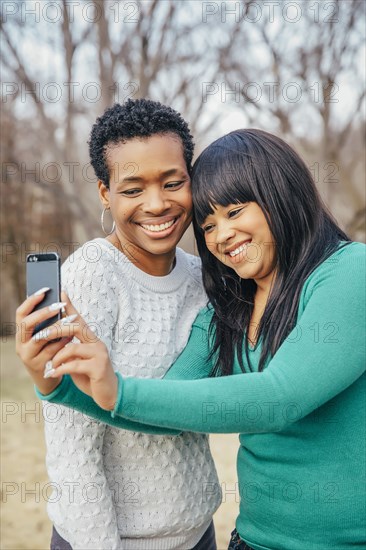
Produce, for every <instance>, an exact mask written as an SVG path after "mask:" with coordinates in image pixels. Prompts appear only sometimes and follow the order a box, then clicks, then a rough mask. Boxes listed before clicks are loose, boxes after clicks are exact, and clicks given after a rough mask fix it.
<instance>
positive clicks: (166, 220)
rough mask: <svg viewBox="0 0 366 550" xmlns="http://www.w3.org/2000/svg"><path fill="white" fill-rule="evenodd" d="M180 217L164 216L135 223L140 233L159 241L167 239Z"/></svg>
mask: <svg viewBox="0 0 366 550" xmlns="http://www.w3.org/2000/svg"><path fill="white" fill-rule="evenodd" d="M179 219H180V216H175V217H173V216H165V217H160V218H152V219H151V218H150V219H148V220H143V221H140V222H135V223H136V225H138V226H139V227H141V229H142V231H143V232H144V233H145V234H146V235H148V236H149V237H152V238H155V239H159V238H164V237H168V236H169V235H170V234H171V233H173V231H174V230H175V228H176V227H177V222H178V220H179Z"/></svg>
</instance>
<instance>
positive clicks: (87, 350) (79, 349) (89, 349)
mask: <svg viewBox="0 0 366 550" xmlns="http://www.w3.org/2000/svg"><path fill="white" fill-rule="evenodd" d="M93 357H95V349H94V346H90V345H88V344H69V345H68V346H66V347H63V348H62V349H61V350H60V351H58V352H57V353H56V354H55V355H54V356H53V357H52V364H53V367H54V368H55V369H57V368H59V367H60V365H62V363H67V362H71V361H73V360H74V359H83V360H85V359H92V358H93Z"/></svg>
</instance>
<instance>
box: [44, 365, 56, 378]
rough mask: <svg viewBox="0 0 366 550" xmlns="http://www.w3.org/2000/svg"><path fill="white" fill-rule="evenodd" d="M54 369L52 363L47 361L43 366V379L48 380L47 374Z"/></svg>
mask: <svg viewBox="0 0 366 550" xmlns="http://www.w3.org/2000/svg"><path fill="white" fill-rule="evenodd" d="M54 370H55V369H54V368H53V364H52V361H47V363H46V364H45V366H44V373H43V378H48V377H49V373H50V372H51V371H54Z"/></svg>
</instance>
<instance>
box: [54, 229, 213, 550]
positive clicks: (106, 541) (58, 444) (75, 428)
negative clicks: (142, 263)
mask: <svg viewBox="0 0 366 550" xmlns="http://www.w3.org/2000/svg"><path fill="white" fill-rule="evenodd" d="M62 286H63V288H64V290H65V291H66V292H67V294H68V295H69V297H70V299H71V301H72V303H73V304H74V306H75V307H76V308H77V309H78V311H79V312H80V314H81V315H82V316H83V317H84V319H85V320H86V321H87V322H88V324H89V326H91V327H92V328H93V329H94V330H95V332H96V334H97V335H98V337H99V338H100V339H101V340H103V342H104V343H105V344H106V346H107V348H108V350H109V354H110V357H111V361H112V364H113V366H114V368H115V370H116V371H118V372H120V373H122V374H123V375H124V376H127V377H128V376H136V377H138V376H140V377H143V378H161V377H162V376H163V375H164V374H165V372H166V371H167V370H168V369H169V367H170V366H171V364H172V363H173V362H174V360H175V359H176V358H177V357H178V355H179V354H180V352H181V351H182V349H183V348H184V346H185V345H186V343H187V340H188V337H189V333H190V330H191V325H192V322H193V321H194V319H195V317H196V315H197V312H198V311H199V309H200V308H201V307H202V306H204V304H205V303H207V297H206V295H205V293H204V291H203V287H202V282H201V274H200V260H199V259H198V258H196V257H194V256H191V255H189V254H186V253H185V252H184V251H182V250H181V249H177V252H176V265H175V267H174V269H173V271H172V272H171V273H170V274H169V275H167V276H164V277H153V276H151V275H148V274H146V273H144V272H143V271H141V270H140V269H138V267H137V266H136V265H134V264H132V263H131V262H129V261H128V259H127V258H126V257H125V256H124V255H123V254H121V253H120V252H119V251H118V250H117V249H116V248H115V247H114V246H113V245H112V244H111V243H109V242H108V241H106V240H105V239H94V240H92V241H89V242H88V243H86V244H85V245H83V246H82V247H81V248H80V249H78V250H77V251H76V252H75V253H74V254H73V255H71V256H70V257H69V258H68V259H67V260H66V262H65V263H64V264H63V266H62ZM109 416H110V415H109ZM44 417H45V432H46V442H47V469H48V473H49V477H50V479H51V482H52V483H53V486H54V487H55V488H56V490H55V491H54V494H53V495H52V497H51V498H50V499H49V502H48V513H49V517H50V519H51V521H52V522H53V523H54V525H55V527H56V529H57V531H58V532H59V534H60V535H61V536H62V537H63V538H64V539H65V540H67V541H68V542H69V543H70V544H71V546H72V548H73V549H74V550H77V549H83V550H85V549H91V548H93V549H98V550H102V549H105V550H113V549H117V548H118V549H128V550H144V549H150V550H163V549H187V548H193V547H194V546H195V545H196V544H197V542H198V541H199V540H200V538H201V537H202V536H203V534H204V533H205V531H206V529H207V528H208V526H209V524H210V522H211V520H212V515H213V513H214V512H215V511H216V509H217V508H218V506H219V504H220V491H219V490H218V480H217V475H216V471H215V467H214V464H213V460H212V457H211V454H210V450H209V444H208V438H207V436H206V435H202V434H194V433H184V434H181V435H178V436H175V437H174V436H167V435H164V436H163V435H161V436H158V435H148V434H145V433H137V432H135V431H126V430H120V429H116V428H112V427H110V426H107V425H106V424H104V423H103V422H100V421H96V420H93V419H92V418H91V417H89V416H86V415H84V414H82V413H80V412H76V411H71V410H70V409H66V408H65V407H63V406H61V405H56V404H52V405H51V404H50V403H47V401H46V402H45V403H44ZM102 420H103V418H102ZM212 486H214V487H216V488H217V490H216V491H212V490H211V491H206V490H205V488H206V487H212Z"/></svg>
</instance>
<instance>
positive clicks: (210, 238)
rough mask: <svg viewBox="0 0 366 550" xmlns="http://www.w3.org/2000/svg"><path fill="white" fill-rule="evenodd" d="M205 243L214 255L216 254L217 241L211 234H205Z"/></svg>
mask: <svg viewBox="0 0 366 550" xmlns="http://www.w3.org/2000/svg"><path fill="white" fill-rule="evenodd" d="M205 243H206V246H207V248H208V249H209V251H210V252H212V254H214V251H215V240H214V238H213V236H212V235H211V233H205Z"/></svg>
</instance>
